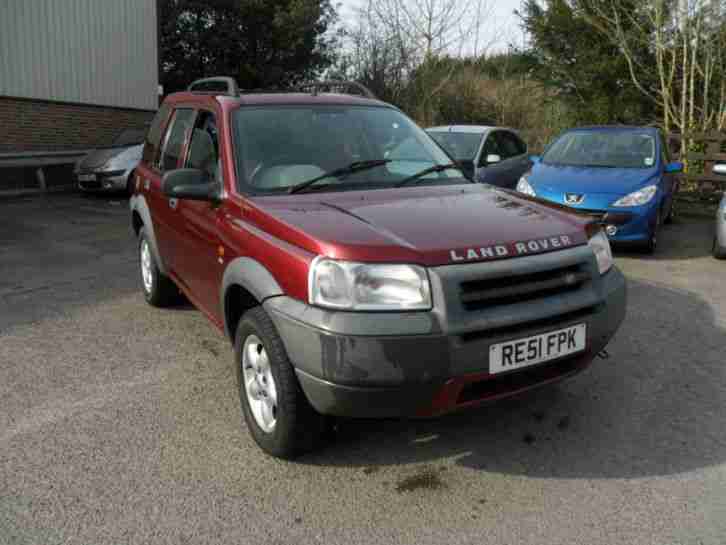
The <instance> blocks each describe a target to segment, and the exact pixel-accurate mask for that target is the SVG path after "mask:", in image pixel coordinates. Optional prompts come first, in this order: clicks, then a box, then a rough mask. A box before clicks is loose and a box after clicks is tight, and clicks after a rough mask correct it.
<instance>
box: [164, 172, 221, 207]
mask: <svg viewBox="0 0 726 545" xmlns="http://www.w3.org/2000/svg"><path fill="white" fill-rule="evenodd" d="M161 187H162V191H163V192H164V195H166V196H167V197H169V198H172V199H189V200H191V201H209V202H219V184H218V183H216V182H212V181H210V180H209V177H208V176H207V174H206V173H205V172H204V171H202V170H198V169H196V168H179V169H176V170H170V171H169V172H166V173H165V174H164V177H163V178H162V179H161Z"/></svg>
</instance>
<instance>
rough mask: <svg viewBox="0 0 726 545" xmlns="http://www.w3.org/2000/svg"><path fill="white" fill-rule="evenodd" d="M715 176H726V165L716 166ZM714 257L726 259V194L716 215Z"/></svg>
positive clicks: (714, 169) (714, 168)
mask: <svg viewBox="0 0 726 545" xmlns="http://www.w3.org/2000/svg"><path fill="white" fill-rule="evenodd" d="M713 173H714V174H722V175H726V163H720V164H717V165H714V167H713ZM713 256H714V257H716V258H718V259H726V192H725V193H724V195H723V197H722V198H721V204H719V206H718V212H717V213H716V234H715V235H714V236H713Z"/></svg>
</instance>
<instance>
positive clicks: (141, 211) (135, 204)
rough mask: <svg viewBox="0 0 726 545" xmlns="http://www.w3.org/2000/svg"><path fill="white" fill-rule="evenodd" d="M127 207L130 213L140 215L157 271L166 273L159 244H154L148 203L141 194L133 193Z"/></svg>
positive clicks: (152, 225) (154, 235) (154, 238)
mask: <svg viewBox="0 0 726 545" xmlns="http://www.w3.org/2000/svg"><path fill="white" fill-rule="evenodd" d="M129 208H130V209H131V213H132V215H133V213H134V212H136V213H137V214H138V215H139V216H141V221H143V222H144V231H145V232H146V236H147V237H148V239H149V244H150V245H151V252H152V253H153V254H154V260H155V261H156V265H157V267H159V271H160V272H161V274H167V273H166V267H165V266H164V261H163V260H162V259H161V254H160V253H159V246H158V245H157V244H156V233H154V223H153V222H152V221H151V212H150V211H149V205H147V204H146V199H145V198H144V196H143V195H134V196H133V197H131V199H130V200H129Z"/></svg>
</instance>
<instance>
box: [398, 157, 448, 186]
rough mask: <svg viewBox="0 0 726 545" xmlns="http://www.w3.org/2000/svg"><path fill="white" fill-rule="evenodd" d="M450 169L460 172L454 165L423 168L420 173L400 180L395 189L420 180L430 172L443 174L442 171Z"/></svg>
mask: <svg viewBox="0 0 726 545" xmlns="http://www.w3.org/2000/svg"><path fill="white" fill-rule="evenodd" d="M451 169H456V170H461V168H460V167H459V165H458V164H456V163H447V164H445V165H434V166H432V167H429V168H425V169H423V170H422V171H420V172H417V173H416V174H414V175H412V176H409V177H408V178H404V179H403V180H401V181H400V182H398V183H397V184H396V187H401V186H403V185H406V184H408V183H410V182H413V181H417V180H420V179H421V178H423V177H424V176H426V175H427V174H431V173H432V172H443V171H444V170H451Z"/></svg>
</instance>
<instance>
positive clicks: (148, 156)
mask: <svg viewBox="0 0 726 545" xmlns="http://www.w3.org/2000/svg"><path fill="white" fill-rule="evenodd" d="M170 109H171V108H170V107H169V106H168V105H166V104H162V106H161V108H159V111H158V112H156V115H155V116H154V120H153V121H152V122H151V127H149V131H148V132H147V133H146V139H145V140H144V154H143V157H142V159H141V160H142V161H143V162H144V163H146V164H147V165H153V164H154V163H155V162H156V158H157V157H158V156H159V144H160V143H161V133H162V131H163V130H164V125H165V124H166V120H167V119H168V117H169V110H170Z"/></svg>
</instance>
